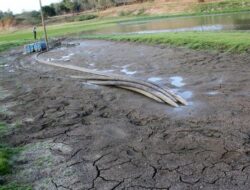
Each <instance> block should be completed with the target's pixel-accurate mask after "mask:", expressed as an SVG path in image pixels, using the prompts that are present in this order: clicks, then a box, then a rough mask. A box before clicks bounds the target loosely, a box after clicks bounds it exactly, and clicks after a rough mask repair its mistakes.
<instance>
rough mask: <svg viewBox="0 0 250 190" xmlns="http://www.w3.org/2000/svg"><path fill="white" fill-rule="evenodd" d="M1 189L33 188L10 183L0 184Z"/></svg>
mask: <svg viewBox="0 0 250 190" xmlns="http://www.w3.org/2000/svg"><path fill="white" fill-rule="evenodd" d="M0 190H32V188H31V187H30V186H27V185H19V184H16V183H10V184H8V185H3V186H0Z"/></svg>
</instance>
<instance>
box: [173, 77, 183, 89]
mask: <svg viewBox="0 0 250 190" xmlns="http://www.w3.org/2000/svg"><path fill="white" fill-rule="evenodd" d="M170 80H171V84H172V85H173V86H176V87H182V86H184V85H185V83H184V82H183V78H182V77H180V76H174V77H170Z"/></svg>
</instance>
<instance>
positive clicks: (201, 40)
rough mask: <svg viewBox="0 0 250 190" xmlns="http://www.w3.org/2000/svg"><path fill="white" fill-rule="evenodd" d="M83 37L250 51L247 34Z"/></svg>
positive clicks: (218, 49)
mask: <svg viewBox="0 0 250 190" xmlns="http://www.w3.org/2000/svg"><path fill="white" fill-rule="evenodd" d="M82 37H83V38H88V39H106V40H114V41H129V42H140V43H147V44H161V45H172V46H184V47H188V48H192V49H206V50H216V51H229V52H246V51H248V50H249V49H250V35H249V33H247V32H179V33H161V34H130V35H99V36H82Z"/></svg>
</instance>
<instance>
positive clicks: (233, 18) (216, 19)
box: [92, 12, 250, 34]
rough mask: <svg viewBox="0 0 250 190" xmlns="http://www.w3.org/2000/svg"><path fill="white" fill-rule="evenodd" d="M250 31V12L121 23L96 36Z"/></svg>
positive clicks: (96, 32) (101, 30)
mask: <svg viewBox="0 0 250 190" xmlns="http://www.w3.org/2000/svg"><path fill="white" fill-rule="evenodd" d="M219 30H250V12H243V13H231V14H217V15H203V16H188V17H178V18H165V19H163V18H162V19H152V20H144V21H128V22H121V23H118V24H117V25H115V26H113V27H109V28H103V29H100V30H96V31H92V33H94V34H114V33H160V32H178V31H219Z"/></svg>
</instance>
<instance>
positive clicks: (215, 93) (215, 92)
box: [206, 91, 219, 96]
mask: <svg viewBox="0 0 250 190" xmlns="http://www.w3.org/2000/svg"><path fill="white" fill-rule="evenodd" d="M206 94H208V95H212V96H214V95H217V94H219V92H218V91H211V92H208V93H206Z"/></svg>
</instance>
